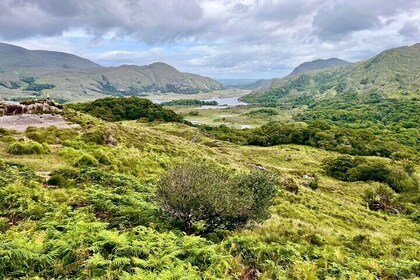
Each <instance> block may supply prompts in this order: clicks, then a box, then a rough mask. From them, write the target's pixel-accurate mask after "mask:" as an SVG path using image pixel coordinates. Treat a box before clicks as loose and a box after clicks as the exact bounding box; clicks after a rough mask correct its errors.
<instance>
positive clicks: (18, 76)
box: [0, 43, 224, 101]
mask: <svg viewBox="0 0 420 280" xmlns="http://www.w3.org/2000/svg"><path fill="white" fill-rule="evenodd" d="M223 88H224V87H223V85H222V84H221V83H219V82H217V81H215V80H213V79H210V78H208V77H203V76H200V75H197V74H191V73H183V72H180V71H178V70H177V69H175V68H174V67H172V66H170V65H168V64H165V63H161V62H157V63H153V64H150V65H144V66H137V65H122V66H119V67H102V66H100V65H98V64H96V63H93V62H92V61H89V60H87V59H84V58H81V57H78V56H75V55H72V54H67V53H60V52H51V51H32V50H27V49H24V48H20V47H17V46H13V45H8V44H1V43H0V94H1V95H2V97H3V98H8V99H15V100H16V99H17V100H19V99H28V98H36V97H38V96H44V97H45V96H46V95H47V94H48V95H50V97H52V98H54V99H57V100H61V101H80V100H92V99H96V98H101V97H104V96H125V95H146V94H161V93H176V94H196V93H203V92H211V91H214V90H221V89H223Z"/></svg>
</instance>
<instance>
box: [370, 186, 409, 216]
mask: <svg viewBox="0 0 420 280" xmlns="http://www.w3.org/2000/svg"><path fill="white" fill-rule="evenodd" d="M364 200H365V202H366V203H367V205H368V207H369V209H370V210H374V211H378V210H382V211H386V212H390V213H393V214H399V213H400V212H401V211H402V205H401V203H400V202H398V200H397V197H396V194H395V193H394V192H393V191H392V189H391V188H389V187H387V186H385V185H379V186H377V187H376V188H374V189H370V190H367V191H366V192H365V194H364Z"/></svg>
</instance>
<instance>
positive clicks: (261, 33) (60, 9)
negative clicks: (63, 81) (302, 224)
mask: <svg viewBox="0 0 420 280" xmlns="http://www.w3.org/2000/svg"><path fill="white" fill-rule="evenodd" d="M419 35H420V1H419V0H399V1H395V0H369V1H366V0H364V1H362V0H354V1H347V0H327V1H325V0H294V1H286V0H242V1H239V0H211V1H210V0H153V1H149V0H118V1H117V0H66V1H56V0H2V1H1V2H0V39H1V40H2V41H6V42H11V43H16V44H18V45H21V46H24V47H28V48H32V49H33V48H43V49H54V50H60V51H69V52H73V53H75V54H79V55H83V56H87V57H88V58H90V59H93V60H95V61H96V62H99V63H102V64H104V65H119V64H122V63H134V64H145V63H149V62H152V61H156V60H160V61H165V62H168V63H171V64H173V65H174V66H176V67H178V68H180V69H181V70H184V71H191V72H197V73H200V74H205V75H208V76H213V77H236V78H240V77H243V78H249V77H256V78H269V77H279V76H283V75H285V74H287V73H288V72H289V71H290V70H291V69H292V68H293V67H295V66H296V65H298V64H300V63H302V62H304V61H308V60H313V59H316V58H328V57H332V56H336V57H340V58H342V59H347V60H350V61H356V60H360V59H366V58H368V57H369V56H371V55H374V54H375V53H377V52H379V51H381V50H383V49H386V48H390V47H396V46H401V45H410V44H413V43H416V40H419V37H420V36H419Z"/></svg>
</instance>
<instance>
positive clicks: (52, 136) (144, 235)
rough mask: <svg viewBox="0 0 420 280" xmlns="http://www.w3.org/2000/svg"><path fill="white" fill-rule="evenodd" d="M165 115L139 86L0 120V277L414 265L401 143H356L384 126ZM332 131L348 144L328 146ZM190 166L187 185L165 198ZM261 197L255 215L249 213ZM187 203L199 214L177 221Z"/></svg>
mask: <svg viewBox="0 0 420 280" xmlns="http://www.w3.org/2000/svg"><path fill="white" fill-rule="evenodd" d="M100 108H103V109H104V110H105V112H101V111H100ZM140 109H142V110H141V111H140ZM84 112H88V113H90V114H86V113H84ZM127 112H131V113H133V114H139V115H136V116H135V115H132V114H128V113H127ZM105 113H106V114H105ZM172 114H173V112H172V113H171V111H170V110H168V109H163V108H162V107H161V106H157V105H153V104H151V103H149V102H148V101H147V100H142V99H139V98H126V99H104V100H97V101H95V102H92V103H85V104H76V105H70V106H67V107H66V109H65V111H64V112H63V113H62V115H63V116H64V117H65V118H67V119H68V120H69V121H71V122H74V123H77V124H79V125H80V127H79V128H72V129H63V130H60V129H57V128H55V127H50V128H44V129H40V128H35V127H29V128H28V129H27V130H26V131H25V132H21V133H18V132H13V131H6V130H1V137H0V159H1V161H0V197H1V198H2V199H1V200H0V256H1V262H0V278H5V279H17V278H24V279H30V278H34V279H51V278H63V279H416V278H418V277H420V270H419V268H420V258H419V256H420V251H419V248H420V235H419V232H420V227H419V198H418V188H419V183H418V180H419V175H420V166H419V165H418V160H416V159H412V158H411V156H412V155H413V153H411V154H409V155H408V156H406V157H393V158H392V159H391V158H388V157H387V156H389V155H387V154H382V155H380V157H378V156H371V155H369V156H366V155H364V154H363V151H364V149H365V145H368V146H366V147H371V148H374V147H375V144H374V143H372V139H371V138H369V137H379V139H384V138H382V137H384V135H378V136H373V135H370V136H369V137H367V136H366V134H363V133H361V134H359V135H358V136H357V137H356V138H354V139H353V138H351V137H352V136H353V134H351V133H353V132H351V131H352V130H351V129H350V128H346V129H347V130H346V131H344V130H341V131H338V129H343V127H335V128H334V127H328V126H326V124H325V123H318V124H311V125H309V126H308V125H306V124H305V123H302V122H299V123H294V124H289V125H285V124H282V125H275V124H268V125H266V126H264V127H261V128H260V129H257V130H244V131H242V132H241V131H240V130H238V131H234V130H232V131H230V130H229V129H227V128H226V127H223V126H221V127H219V128H218V130H215V131H212V130H211V129H209V128H207V127H201V128H199V127H195V126H191V125H188V124H184V123H182V122H180V121H181V119H182V118H180V119H178V120H177V121H178V122H166V120H167V119H166V118H165V117H163V116H173V115H172ZM92 115H95V116H98V117H100V118H101V119H99V118H96V117H94V116H92ZM112 116H114V117H112ZM148 116H149V117H150V118H148ZM136 117H140V118H141V119H139V120H136V119H135V118H136ZM132 119H134V120H132ZM106 120H109V121H106ZM148 120H154V121H153V122H150V121H148ZM305 133H306V134H305ZM349 133H350V134H349ZM340 134H341V136H340V137H341V138H340V139H341V140H340V141H342V142H341V143H340V145H341V146H340V147H341V148H345V147H346V146H347V147H348V146H349V145H351V146H353V147H357V148H360V149H361V150H360V151H356V156H351V155H348V150H343V149H341V148H340V149H337V150H334V149H330V147H331V146H329V145H332V144H333V142H334V135H340ZM234 135H236V138H234V137H233V136H234ZM331 135H332V137H333V139H331ZM242 137H244V138H246V139H248V140H251V139H253V143H251V142H249V143H240V144H238V141H237V140H238V139H241V138H242ZM247 137H249V138H247ZM305 137H309V138H308V142H305V141H306V140H305V139H306V138H305ZM345 137H347V140H346V139H344V138H345ZM223 138H225V139H226V140H229V141H224V140H222V139H223ZM109 139H112V141H110V140H109ZM337 139H338V138H337ZM304 140H305V141H304ZM258 141H259V142H258ZM264 141H269V142H270V144H271V145H265V143H266V142H264ZM271 141H277V142H271ZM294 141H301V142H299V143H300V144H299V145H296V144H293V143H295V142H294ZM314 141H315V142H314ZM316 141H318V142H316ZM285 143H287V144H285ZM296 143H297V142H296ZM311 143H319V145H313V144H311ZM392 148H393V149H397V150H396V151H395V152H398V149H400V148H401V149H404V147H402V146H392ZM357 155H358V156H357ZM203 160H204V161H205V162H207V164H204V165H203V164H202V162H203ZM201 172H204V173H201ZM203 174H205V176H204V178H203V177H200V176H202V175H203ZM264 174H268V175H269V176H271V177H272V178H273V180H275V181H274V182H275V183H274V184H275V194H274V197H273V199H268V198H267V199H265V200H264V199H263V198H264V197H265V196H264V194H265V192H262V193H258V190H262V189H263V188H265V189H266V190H269V189H270V188H269V184H268V181H266V179H264V178H265V177H264V176H266V175H264ZM191 179H193V180H195V181H194V182H195V184H193V185H192V187H193V188H194V189H193V190H196V191H194V192H192V193H191V192H189V193H183V192H181V193H180V194H185V196H180V197H178V196H176V194H178V192H179V191H182V190H185V188H184V187H185V186H189V184H190V182H191ZM197 182H198V184H197ZM215 182H216V183H217V184H218V185H214V183H215ZM249 182H253V184H252V188H251V189H247V186H249ZM264 184H266V185H264ZM267 184H268V185H267ZM165 186H166V187H169V188H170V190H172V192H170V193H169V194H168V193H165V192H164V190H165V189H164V187H165ZM215 186H216V187H217V188H216V189H214V188H213V187H215ZM232 186H237V188H239V189H240V190H241V192H243V193H241V192H238V190H237V188H231V187H232ZM250 190H252V192H251V193H250ZM250 194H252V195H250ZM165 195H169V197H171V199H173V200H170V201H167V200H165V197H166V196H165ZM191 195H193V199H192V200H191ZM194 195H196V196H195V197H194ZM238 195H239V196H240V197H238V198H237V199H236V198H235V197H236V196H238ZM254 196H255V197H258V198H261V199H256V200H254V198H253V197H254ZM180 198H181V199H180ZM244 198H246V199H247V200H243V199H244ZM238 199H239V200H238ZM162 201H163V202H162ZM165 201H166V202H165ZM195 201H199V202H200V203H199V204H195V203H194V202H195ZM164 202H165V203H164ZM187 202H188V203H189V204H184V203H187ZM234 202H240V203H234ZM266 204H268V205H271V206H270V208H269V209H268V211H269V212H268V216H266V215H265V214H264V213H260V212H258V211H259V210H258V209H260V208H259V207H261V209H265V208H264V207H265V206H264V205H266ZM168 205H170V206H171V207H175V206H176V205H178V206H179V207H180V208H168V207H169V206H168ZM183 205H186V206H187V208H184V207H183ZM181 206H182V207H181ZM256 206H259V207H256ZM174 209H178V210H177V211H179V212H177V211H173V210H174ZM190 209H196V211H198V212H192V214H191V215H194V217H201V219H202V220H199V221H197V220H195V221H194V222H193V223H192V224H187V225H186V224H183V223H182V222H181V221H183V220H182V219H181V218H180V217H182V216H180V215H179V214H180V213H184V211H189V210H190ZM207 210H212V211H210V212H205V211H207ZM221 210H223V211H221ZM213 211H214V212H213ZM188 213H190V212H188ZM245 214H250V216H246V215H245ZM260 214H261V215H260ZM262 214H264V215H262ZM263 216H264V217H265V218H264V219H260V218H261V217H263ZM189 217H191V216H190V215H189V216H188V217H187V218H189ZM244 217H246V219H245V218H244ZM257 217H259V219H257ZM187 218H185V217H184V219H187ZM180 219H181V220H180ZM184 221H185V220H184ZM245 222H246V223H245Z"/></svg>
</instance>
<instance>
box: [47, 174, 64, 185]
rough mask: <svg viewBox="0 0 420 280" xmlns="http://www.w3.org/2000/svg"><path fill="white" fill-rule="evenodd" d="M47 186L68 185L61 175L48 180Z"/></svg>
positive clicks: (55, 175)
mask: <svg viewBox="0 0 420 280" xmlns="http://www.w3.org/2000/svg"><path fill="white" fill-rule="evenodd" d="M47 184H48V185H50V186H58V187H64V186H65V185H66V178H64V177H63V176H62V175H60V174H54V175H52V176H51V177H50V178H49V179H48V181H47Z"/></svg>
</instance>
